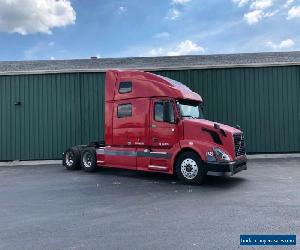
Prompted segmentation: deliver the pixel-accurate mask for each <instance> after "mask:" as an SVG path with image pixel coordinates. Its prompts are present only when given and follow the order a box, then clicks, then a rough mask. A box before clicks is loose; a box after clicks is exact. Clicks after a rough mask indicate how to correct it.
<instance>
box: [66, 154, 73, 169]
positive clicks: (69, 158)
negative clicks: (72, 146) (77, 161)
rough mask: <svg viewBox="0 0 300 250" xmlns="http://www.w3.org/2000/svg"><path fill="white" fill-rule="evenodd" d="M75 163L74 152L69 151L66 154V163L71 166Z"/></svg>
mask: <svg viewBox="0 0 300 250" xmlns="http://www.w3.org/2000/svg"><path fill="white" fill-rule="evenodd" d="M73 163H74V160H73V154H72V153H71V152H68V153H67V154H66V164H67V166H69V167H71V166H72V165H73Z"/></svg>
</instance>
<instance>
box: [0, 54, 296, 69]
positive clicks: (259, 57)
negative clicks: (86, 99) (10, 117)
mask: <svg viewBox="0 0 300 250" xmlns="http://www.w3.org/2000/svg"><path fill="white" fill-rule="evenodd" d="M285 65H300V51H294V52H265V53H242V54H219V55H189V56H172V57H167V56H166V57H127V58H99V59H74V60H39V61H11V62H9V61H3V62H0V74H2V75H6V74H34V73H36V74H38V73H59V72H101V71H106V70H107V69H141V70H167V69H173V70H176V69H187V68H232V67H261V66H285Z"/></svg>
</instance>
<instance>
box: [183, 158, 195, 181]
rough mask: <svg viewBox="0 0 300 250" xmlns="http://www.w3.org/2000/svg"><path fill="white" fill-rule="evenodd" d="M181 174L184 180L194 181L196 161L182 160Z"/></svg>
mask: <svg viewBox="0 0 300 250" xmlns="http://www.w3.org/2000/svg"><path fill="white" fill-rule="evenodd" d="M181 173H182V175H183V176H184V177H185V178H186V179H189V180H192V179H194V178H195V177H196V176H197V174H198V165H197V163H196V161H194V160H193V159H191V158H187V159H185V160H183V162H182V163H181Z"/></svg>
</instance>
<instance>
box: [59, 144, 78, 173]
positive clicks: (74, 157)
mask: <svg viewBox="0 0 300 250" xmlns="http://www.w3.org/2000/svg"><path fill="white" fill-rule="evenodd" d="M81 151H82V147H81V146H75V147H72V148H69V149H67V150H66V151H65V152H64V153H63V165H64V166H65V168H66V169H68V170H79V169H81V165H80V159H81Z"/></svg>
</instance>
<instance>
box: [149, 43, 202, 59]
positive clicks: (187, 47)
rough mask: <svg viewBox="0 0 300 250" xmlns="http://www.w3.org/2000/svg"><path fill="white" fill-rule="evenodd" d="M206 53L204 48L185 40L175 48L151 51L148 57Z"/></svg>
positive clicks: (160, 48)
mask: <svg viewBox="0 0 300 250" xmlns="http://www.w3.org/2000/svg"><path fill="white" fill-rule="evenodd" d="M204 51H205V49H204V48H203V47H202V46H200V45H198V44H196V43H194V42H192V41H191V40H185V41H182V42H180V43H179V44H177V45H175V46H173V47H168V48H162V47H159V48H154V49H151V50H149V51H148V53H147V54H146V56H180V55H191V54H195V53H203V52H204Z"/></svg>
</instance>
